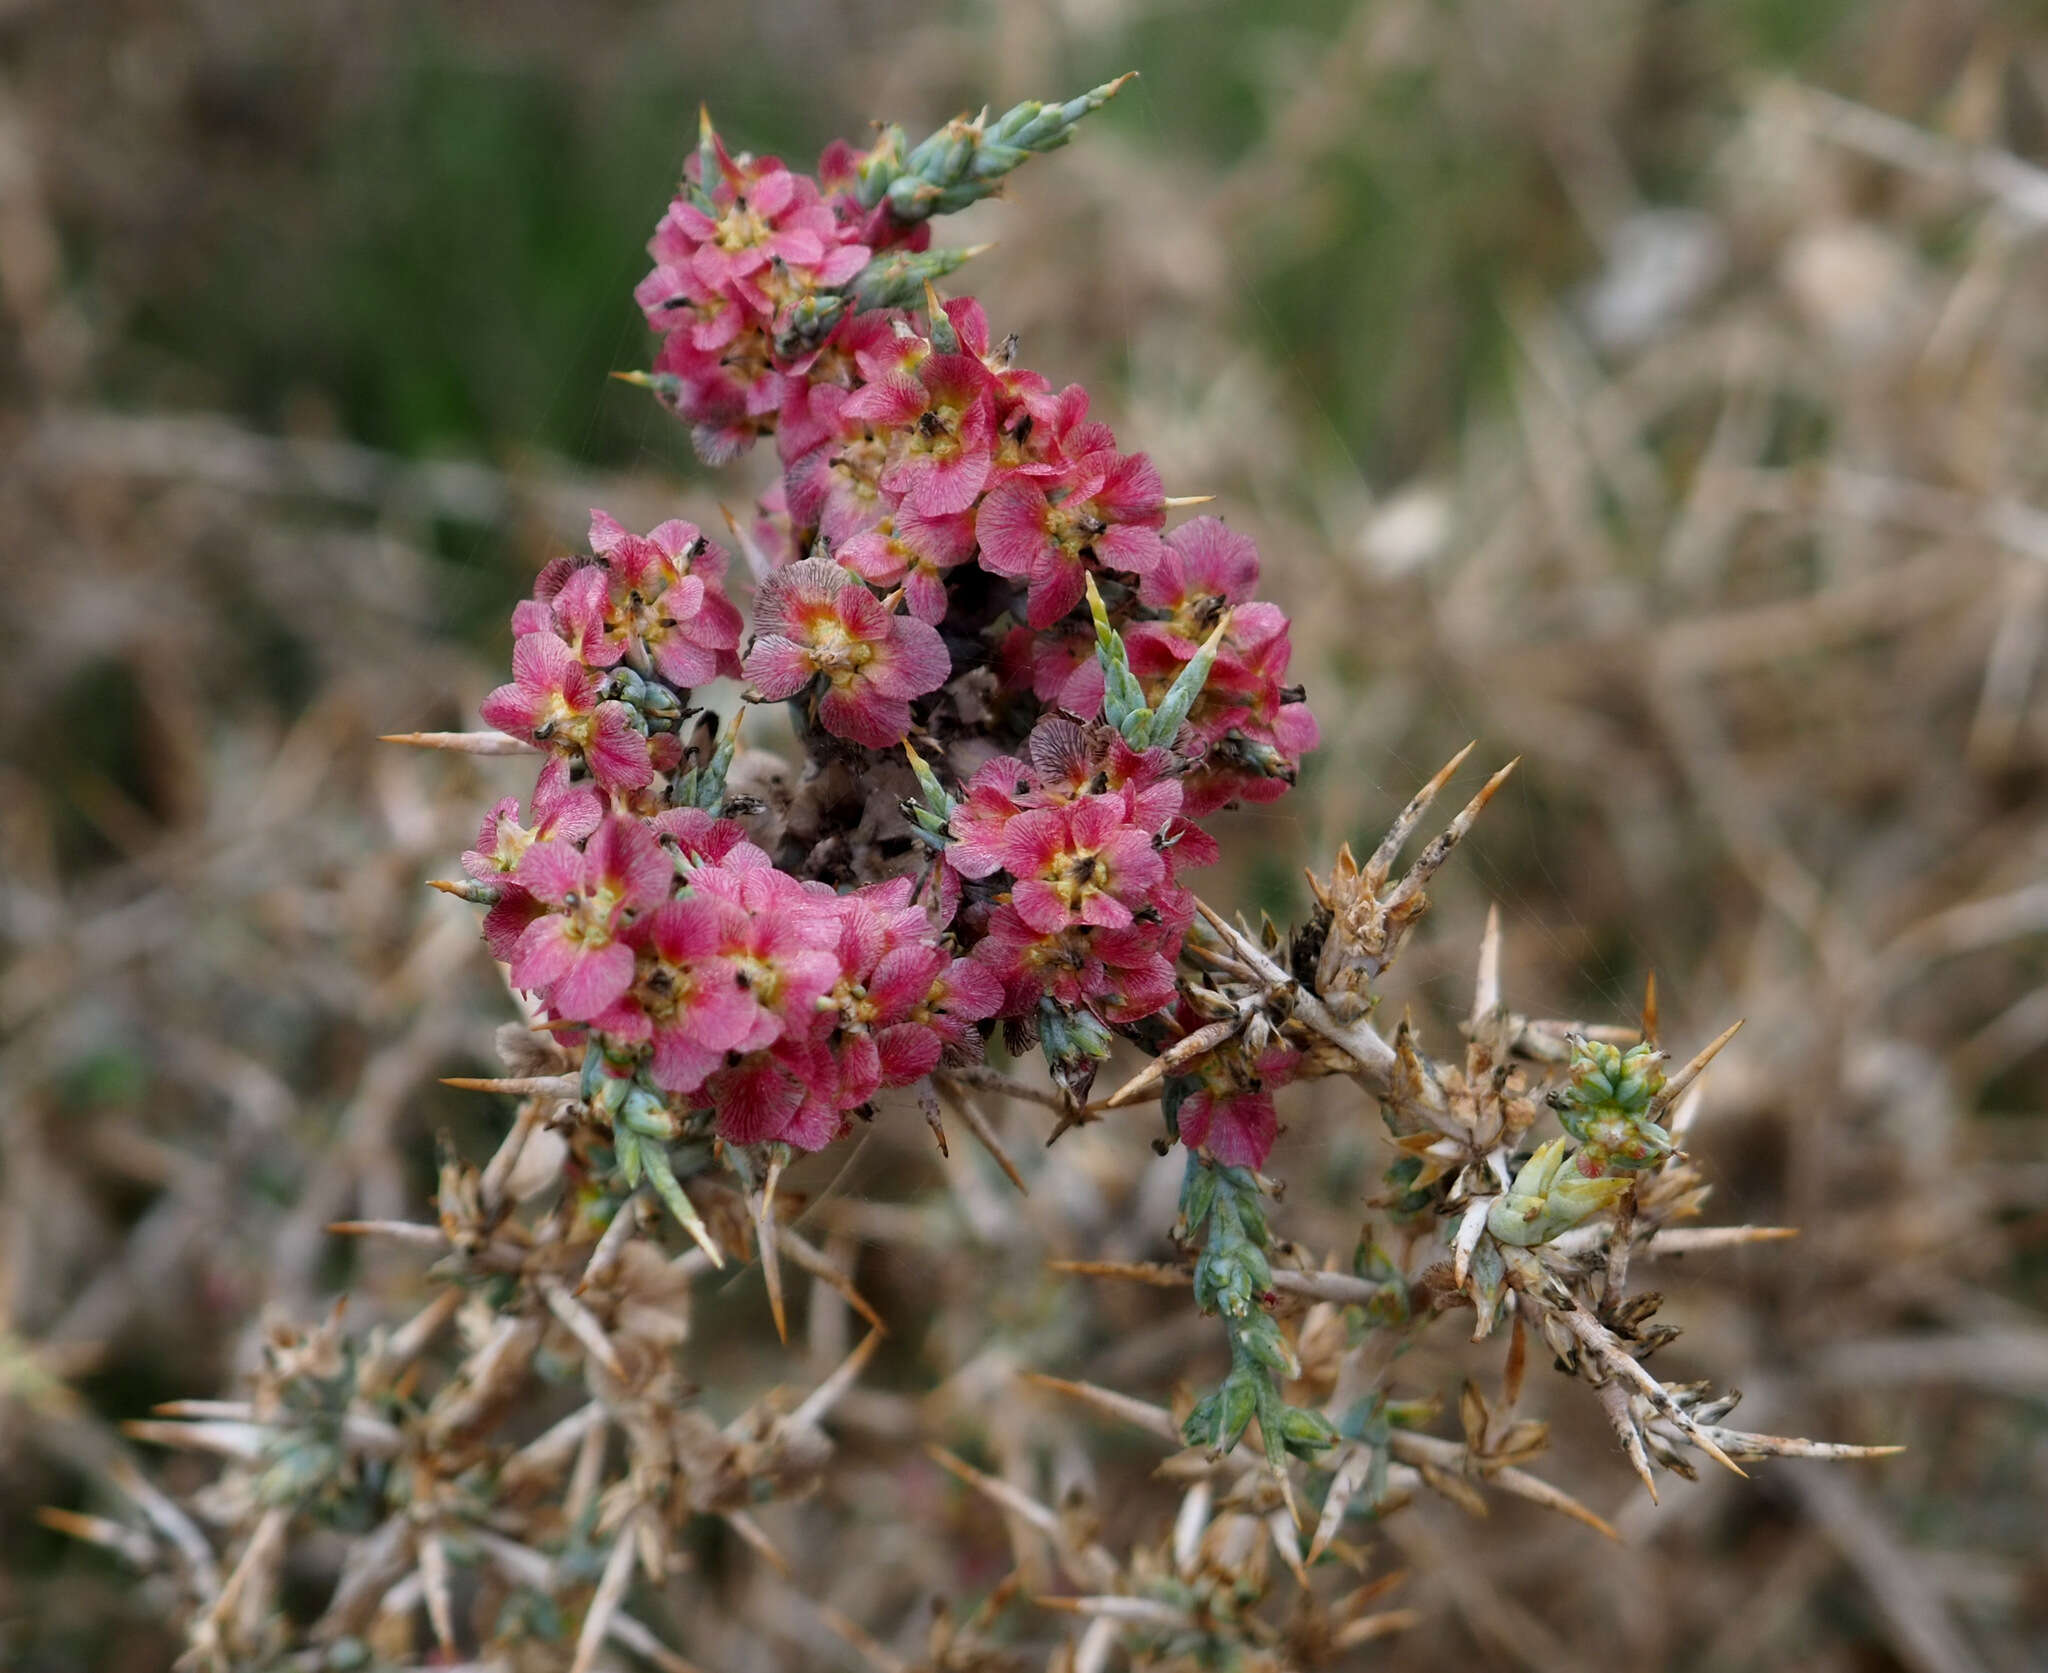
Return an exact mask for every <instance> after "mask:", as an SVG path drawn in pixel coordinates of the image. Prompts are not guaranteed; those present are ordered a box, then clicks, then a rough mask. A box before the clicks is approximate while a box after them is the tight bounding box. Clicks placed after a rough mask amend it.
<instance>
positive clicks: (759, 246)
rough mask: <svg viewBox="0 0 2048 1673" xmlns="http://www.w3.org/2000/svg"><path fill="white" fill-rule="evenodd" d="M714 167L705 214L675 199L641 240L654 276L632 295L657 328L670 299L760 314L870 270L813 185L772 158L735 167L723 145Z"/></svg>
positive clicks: (662, 325)
mask: <svg viewBox="0 0 2048 1673" xmlns="http://www.w3.org/2000/svg"><path fill="white" fill-rule="evenodd" d="M692 161H693V163H694V159H692ZM718 166H719V178H718V180H717V181H716V182H705V185H706V187H707V189H708V190H709V192H710V197H711V212H710V213H709V214H706V213H705V212H704V211H703V210H702V209H699V208H698V207H697V206H696V204H694V203H692V202H691V201H690V200H689V199H688V198H686V197H679V198H677V199H676V200H675V201H674V202H673V203H671V204H670V205H669V207H668V213H667V214H666V215H664V216H663V217H662V219H661V224H660V225H659V226H657V227H656V228H655V231H654V237H653V239H652V240H651V241H650V242H649V243H648V246H647V253H648V254H649V255H651V256H652V257H653V258H654V261H655V271H654V272H653V273H652V274H650V275H649V276H648V278H647V279H646V280H645V281H643V282H642V284H641V287H640V289H639V291H638V292H636V293H635V294H636V296H637V297H638V299H639V301H640V305H641V307H642V308H643V309H644V310H645V311H646V313H647V318H648V324H649V325H650V326H652V327H653V328H654V329H656V330H663V329H666V328H667V326H668V323H669V321H670V320H671V319H672V317H673V315H674V314H675V312H676V311H677V310H676V309H675V307H674V306H673V303H672V300H671V299H672V298H674V297H682V298H684V299H685V300H686V301H688V302H690V303H695V304H698V305H700V306H701V305H702V304H704V303H706V302H708V301H710V300H711V299H712V298H720V297H722V298H727V299H730V300H731V301H733V302H735V303H737V304H739V305H740V306H742V307H744V308H745V309H746V310H747V311H748V312H750V313H753V314H757V315H759V316H760V317H762V318H767V317H769V316H771V315H772V314H773V313H774V311H775V308H776V307H777V306H778V305H779V304H781V303H784V302H787V301H788V300H790V297H791V294H792V293H797V294H801V293H802V292H805V291H808V290H812V289H817V288H820V287H829V286H833V285H842V284H844V283H846V281H847V280H849V279H851V278H852V277H853V276H854V275H855V274H856V273H858V272H859V271H860V270H861V269H862V268H863V267H865V266H866V265H867V261H868V256H869V253H870V252H869V251H868V249H867V248H866V247H865V246H863V245H861V244H859V243H857V242H853V241H852V240H850V239H849V238H848V237H847V236H846V235H845V232H844V230H843V229H842V227H841V225H840V223H839V220H838V217H837V216H836V215H834V214H833V212H832V210H831V209H830V208H828V207H827V206H826V205H825V204H824V203H823V201H822V200H821V199H820V197H819V195H818V188H817V185H816V183H815V182H814V181H812V180H810V179H809V178H807V177H806V176H803V175H799V174H792V173H791V172H790V171H789V169H788V168H787V167H785V166H784V165H783V163H782V162H781V161H780V160H779V159H777V158H774V157H762V158H759V159H755V158H741V159H739V160H737V161H736V160H735V159H734V158H733V157H732V156H730V155H729V154H728V153H727V152H726V150H725V147H724V146H723V145H722V144H721V145H720V146H719V147H718ZM724 340H726V341H729V340H730V338H729V337H728V338H726V339H724ZM705 346H707V347H717V346H719V343H718V341H715V340H714V341H713V342H710V343H707V344H706V345H705Z"/></svg>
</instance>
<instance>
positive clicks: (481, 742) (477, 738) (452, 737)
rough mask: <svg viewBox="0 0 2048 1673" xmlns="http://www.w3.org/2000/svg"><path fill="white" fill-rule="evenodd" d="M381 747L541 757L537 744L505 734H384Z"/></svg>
mask: <svg viewBox="0 0 2048 1673" xmlns="http://www.w3.org/2000/svg"><path fill="white" fill-rule="evenodd" d="M377 741H378V742H379V743H380V744H409V745H411V746H412V747H413V748H414V749H446V750H452V751H454V752H455V753H456V754H458V755H538V754H540V753H541V750H540V748H539V746H538V745H536V744H530V743H528V742H527V741H526V740H525V739H524V738H513V737H508V736H507V735H506V734H505V733H503V732H385V733H382V734H380V735H379V737H378V739H377Z"/></svg>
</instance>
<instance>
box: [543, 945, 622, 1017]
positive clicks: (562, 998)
mask: <svg viewBox="0 0 2048 1673" xmlns="http://www.w3.org/2000/svg"><path fill="white" fill-rule="evenodd" d="M632 985H633V950H632V948H630V947H628V946H626V945H625V943H623V942H620V941H612V942H607V943H606V944H605V945H604V946H602V947H594V946H592V945H591V944H590V943H588V942H585V943H584V945H583V949H582V951H581V953H580V954H579V955H578V956H577V957H576V959H575V960H574V962H573V963H572V964H571V965H570V967H569V969H568V970H567V971H566V972H565V973H564V975H563V976H562V978H561V980H560V981H558V982H556V983H555V985H554V986H553V987H552V988H550V989H549V990H548V995H547V1000H548V1008H549V1009H550V1010H552V1011H554V1012H555V1013H556V1014H557V1015H558V1016H564V1017H569V1018H572V1019H574V1020H576V1021H579V1022H583V1021H588V1020H589V1019H590V1018H591V1017H594V1016H596V1015H597V1014H598V1012H600V1011H602V1010H604V1009H605V1008H606V1007H607V1006H608V1005H611V1004H613V1003H614V1002H615V1001H616V1000H617V999H618V998H619V996H620V995H621V994H623V993H624V992H625V991H626V989H628V988H629V987H631V986H632Z"/></svg>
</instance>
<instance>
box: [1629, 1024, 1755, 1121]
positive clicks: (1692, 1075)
mask: <svg viewBox="0 0 2048 1673" xmlns="http://www.w3.org/2000/svg"><path fill="white" fill-rule="evenodd" d="M1746 1020H1748V1019H1747V1018H1744V1017H1737V1018H1736V1019H1735V1020H1734V1021H1733V1022H1731V1023H1730V1024H1729V1025H1728V1026H1727V1027H1726V1028H1724V1029H1722V1030H1721V1032H1720V1033H1719V1034H1717V1035H1715V1036H1714V1038H1713V1039H1712V1040H1710V1041H1708V1043H1707V1044H1706V1045H1704V1046H1702V1047H1701V1048H1700V1050H1699V1053H1698V1055H1697V1056H1695V1057H1694V1058H1693V1060H1692V1061H1691V1062H1690V1063H1688V1064H1687V1065H1686V1066H1685V1067H1684V1068H1683V1069H1680V1070H1679V1071H1678V1073H1677V1074H1675V1075H1673V1076H1671V1078H1670V1079H1668V1080H1667V1081H1665V1083H1664V1084H1663V1086H1662V1087H1661V1088H1659V1090H1658V1092H1657V1095H1656V1097H1654V1098H1652V1099H1651V1100H1650V1110H1649V1114H1650V1119H1651V1120H1652V1121H1661V1120H1662V1119H1663V1118H1664V1112H1665V1111H1666V1110H1668V1109H1669V1108H1670V1107H1671V1106H1672V1105H1673V1104H1675V1103H1677V1102H1678V1100H1679V1099H1680V1098H1682V1097H1683V1096H1685V1089H1686V1088H1687V1087H1689V1086H1691V1085H1692V1083H1693V1082H1694V1081H1696V1080H1698V1079H1699V1078H1700V1075H1701V1074H1702V1073H1703V1072H1704V1071H1705V1069H1706V1067H1707V1065H1708V1064H1709V1063H1711V1062H1713V1061H1714V1059H1715V1058H1716V1057H1718V1056H1720V1054H1721V1048H1722V1047H1723V1046H1725V1045H1727V1043H1728V1042H1729V1041H1730V1040H1732V1039H1734V1038H1735V1035H1736V1031H1737V1030H1738V1029H1740V1028H1741V1027H1742V1025H1743V1023H1744V1022H1745V1021H1746Z"/></svg>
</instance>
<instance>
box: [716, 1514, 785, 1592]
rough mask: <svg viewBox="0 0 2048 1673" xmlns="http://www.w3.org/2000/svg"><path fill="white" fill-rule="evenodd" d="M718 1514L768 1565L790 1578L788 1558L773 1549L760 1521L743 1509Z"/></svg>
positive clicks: (772, 1542) (772, 1543)
mask: <svg viewBox="0 0 2048 1673" xmlns="http://www.w3.org/2000/svg"><path fill="white" fill-rule="evenodd" d="M720 1514H721V1515H723V1516H724V1518H725V1522H726V1526H727V1527H729V1528H731V1529H732V1531H733V1532H734V1533H736V1534H738V1535H739V1536H740V1538H741V1539H743V1540H745V1541H746V1542H747V1543H748V1544H749V1545H751V1546H752V1547H753V1548H754V1549H755V1550H756V1551H758V1552H760V1553H761V1555H762V1556H763V1557H765V1558H766V1559H767V1560H768V1565H769V1567H771V1568H773V1569H774V1570H775V1572H776V1573H777V1574H779V1575H781V1576H782V1578H783V1579H785V1580H787V1579H789V1578H790V1576H791V1573H792V1572H793V1571H792V1570H791V1569H790V1566H789V1559H788V1558H787V1557H785V1556H784V1555H783V1554H782V1553H781V1552H780V1551H778V1550H776V1549H775V1542H774V1541H773V1540H772V1539H770V1538H769V1537H768V1533H767V1530H766V1529H764V1528H763V1527H762V1526H761V1524H760V1523H758V1522H756V1521H755V1520H754V1519H753V1518H752V1517H751V1516H749V1515H748V1514H747V1513H746V1512H745V1511H743V1510H728V1511H722V1512H721V1513H720Z"/></svg>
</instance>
